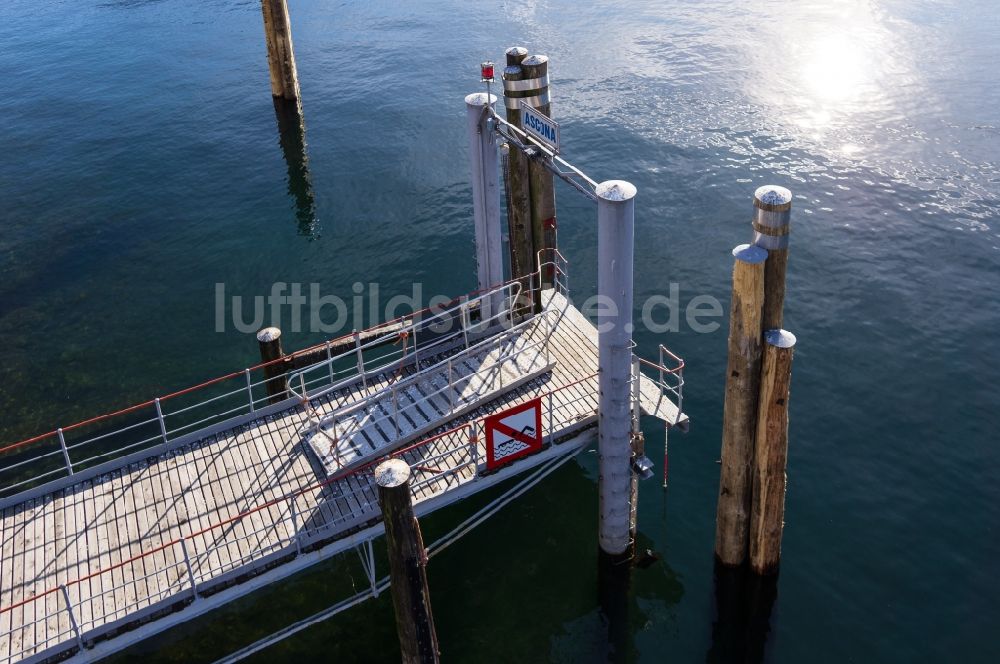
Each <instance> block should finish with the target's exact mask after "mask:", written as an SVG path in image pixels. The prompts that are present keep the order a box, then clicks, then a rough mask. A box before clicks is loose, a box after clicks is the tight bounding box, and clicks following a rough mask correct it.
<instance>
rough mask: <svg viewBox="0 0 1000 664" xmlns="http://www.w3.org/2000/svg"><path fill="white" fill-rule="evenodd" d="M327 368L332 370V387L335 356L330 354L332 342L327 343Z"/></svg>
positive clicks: (331, 383)
mask: <svg viewBox="0 0 1000 664" xmlns="http://www.w3.org/2000/svg"><path fill="white" fill-rule="evenodd" d="M326 367H327V369H329V370H330V385H333V354H332V353H331V352H330V342H329V341H327V342H326Z"/></svg>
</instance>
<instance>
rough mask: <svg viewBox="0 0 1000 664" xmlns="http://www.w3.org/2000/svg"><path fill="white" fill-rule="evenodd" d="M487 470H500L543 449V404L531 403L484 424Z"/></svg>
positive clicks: (497, 416)
mask: <svg viewBox="0 0 1000 664" xmlns="http://www.w3.org/2000/svg"><path fill="white" fill-rule="evenodd" d="M485 428H486V467H487V468H488V469H490V470H493V469H494V468H499V467H500V466H503V465H505V464H507V463H510V462H511V461H514V460H515V459H520V458H521V457H524V456H528V455H529V454H534V453H535V452H538V451H541V449H542V400H541V399H540V398H539V399H533V400H531V401H528V402H527V403H523V404H521V405H519V406H514V407H513V408H510V409H508V410H505V411H503V412H502V413H497V414H496V415H490V416H489V417H487V418H486V421H485Z"/></svg>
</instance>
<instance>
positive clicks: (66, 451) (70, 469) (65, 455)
mask: <svg viewBox="0 0 1000 664" xmlns="http://www.w3.org/2000/svg"><path fill="white" fill-rule="evenodd" d="M56 433H57V434H59V447H60V448H61V449H62V454H63V460H65V461H66V470H67V471H68V472H69V474H70V475H72V474H73V462H72V461H70V458H69V449H68V448H67V447H66V437H65V436H63V430H62V427H59V428H58V429H56Z"/></svg>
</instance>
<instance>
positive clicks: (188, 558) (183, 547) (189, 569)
mask: <svg viewBox="0 0 1000 664" xmlns="http://www.w3.org/2000/svg"><path fill="white" fill-rule="evenodd" d="M181 553H183V554H184V567H186V568H187V573H188V579H190V580H191V599H193V600H196V599H198V584H197V582H195V580H194V568H193V567H192V566H191V556H189V555H188V548H187V539H186V538H183V537H182V538H181Z"/></svg>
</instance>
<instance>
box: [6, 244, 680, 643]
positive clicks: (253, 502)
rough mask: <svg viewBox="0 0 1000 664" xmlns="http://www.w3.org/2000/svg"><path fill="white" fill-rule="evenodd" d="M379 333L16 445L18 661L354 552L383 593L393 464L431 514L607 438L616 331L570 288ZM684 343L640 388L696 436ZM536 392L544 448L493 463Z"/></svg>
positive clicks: (665, 415)
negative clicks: (490, 425)
mask: <svg viewBox="0 0 1000 664" xmlns="http://www.w3.org/2000/svg"><path fill="white" fill-rule="evenodd" d="M555 262H556V263H559V261H558V260H557V261H555ZM548 267H549V268H550V269H554V270H555V271H556V272H557V273H559V274H560V275H562V274H563V272H562V269H561V267H562V265H561V263H559V264H557V265H556V266H555V267H554V268H553V266H552V265H549V266H548ZM535 276H536V277H537V276H538V275H537V274H536V275H535ZM536 295H537V296H538V297H539V298H540V301H541V303H542V307H541V310H540V311H539V312H538V313H536V314H531V313H524V312H525V305H524V302H527V303H528V304H529V305H530V303H531V301H532V300H533V298H534V297H535V296H536ZM519 303H520V304H519ZM527 309H528V310H529V311H530V306H528V307H527ZM444 322H450V323H451V324H452V325H451V329H450V330H448V331H445V332H435V331H433V330H434V328H435V326H437V327H442V323H444ZM380 330H384V331H385V332H384V334H382V333H380ZM360 338H361V337H360V335H354V340H355V342H356V343H355V347H354V348H352V349H350V350H348V351H346V352H341V353H339V354H334V353H332V352H331V351H330V349H331V347H332V346H331V342H327V343H326V350H327V359H325V360H323V361H320V362H317V363H315V364H312V365H310V366H308V367H305V368H303V369H301V370H299V371H296V372H294V373H292V374H291V375H290V376H289V392H288V397H287V398H281V399H280V400H278V401H277V402H276V403H272V402H271V401H272V400H273V397H269V396H268V395H267V394H266V392H265V388H266V381H267V380H268V379H267V378H266V377H262V376H263V369H265V368H266V367H265V366H264V365H259V366H257V367H252V368H249V369H246V370H244V371H240V372H235V373H233V374H229V375H228V376H223V377H221V378H218V379H215V380H213V381H209V382H208V383H205V384H203V385H201V386H197V387H195V388H190V389H188V390H182V391H181V392H178V393H175V394H173V395H168V396H167V397H162V398H159V399H153V400H151V401H147V402H144V403H142V404H138V405H137V406H133V407H131V408H127V409H124V410H122V411H118V412H117V413H113V414H111V415H110V416H105V417H101V418H94V419H93V420H88V421H85V422H82V423H79V424H77V425H72V426H68V427H64V428H62V429H57V430H56V431H53V432H50V433H48V434H44V435H42V436H37V437H35V438H32V439H28V440H26V441H21V442H20V443H15V444H13V445H8V446H6V447H3V448H0V496H4V497H2V498H0V508H2V523H0V538H2V549H0V661H2V662H18V661H48V660H57V659H66V658H72V659H74V660H80V661H84V660H92V659H96V658H99V657H102V656H104V655H107V654H109V653H111V652H114V651H116V650H120V649H121V648H124V647H127V646H129V645H131V644H133V643H135V642H137V641H139V640H141V639H143V638H146V637H148V636H150V635H152V634H154V633H157V632H160V631H163V630H165V629H168V628H169V627H171V626H173V625H176V624H178V623H180V622H183V621H186V620H189V619H191V618H193V617H195V616H197V615H201V614H204V613H205V612H207V611H210V610H212V609H214V608H216V607H219V606H222V605H224V604H225V603H227V602H229V601H232V600H233V599H236V598H238V597H240V596H243V595H245V594H247V593H249V592H252V591H253V590H256V589H258V588H260V587H262V586H264V585H266V584H269V583H272V582H274V581H277V580H279V579H282V578H284V577H287V576H289V575H291V574H294V573H295V572H297V571H299V570H301V569H304V568H306V567H308V566H310V565H313V564H315V563H317V562H320V561H321V560H324V559H326V558H328V557H330V556H332V555H335V554H338V553H341V552H344V551H347V550H349V549H351V548H358V549H359V552H362V554H363V559H367V561H368V566H367V567H366V569H370V578H371V580H372V584H373V587H374V579H375V577H374V555H373V551H372V548H371V542H372V541H373V540H374V539H375V538H377V537H379V536H380V535H381V534H382V530H381V523H380V518H381V515H380V511H379V507H378V501H377V497H376V496H377V494H376V490H375V487H374V483H373V477H372V471H373V469H374V465H375V464H376V463H377V462H378V461H380V460H383V459H385V458H387V457H388V456H397V457H400V458H402V459H404V460H405V461H407V462H408V463H409V464H410V466H411V468H412V471H413V483H412V489H413V499H414V503H415V510H416V513H417V514H418V515H423V514H427V513H430V512H432V511H434V510H435V509H438V508H440V507H443V506H445V505H447V504H450V503H453V502H455V501H457V500H460V499H461V498H463V497H465V496H468V495H470V494H472V493H475V492H478V491H481V490H483V489H485V488H488V487H490V486H493V485H495V484H497V483H498V482H501V481H503V480H505V479H508V478H510V477H512V476H513V475H516V474H518V473H521V472H524V471H525V470H528V469H530V468H533V467H536V466H538V465H540V464H542V463H545V462H547V461H551V460H553V459H556V458H557V457H561V456H564V455H569V454H573V453H575V452H577V451H579V449H580V448H581V447H582V446H585V445H587V444H588V443H590V442H591V441H592V440H593V439H594V437H595V435H596V424H597V406H598V393H597V392H598V387H597V386H598V379H597V376H598V374H597V370H598V369H597V367H598V345H597V342H598V335H597V330H596V329H595V328H594V326H593V325H592V324H591V323H590V322H589V321H588V320H587V319H586V318H585V317H584V316H583V315H582V314H581V313H580V311H578V310H577V309H576V308H575V307H574V306H573V305H572V304H571V303H570V302H569V300H568V297H567V292H566V289H565V285H564V283H563V282H562V281H561V280H560V281H558V283H557V284H556V287H555V288H554V289H548V290H545V291H531V290H528V289H527V288H522V283H520V282H511V283H507V284H504V285H502V286H499V287H497V288H494V289H491V290H489V291H487V292H483V293H479V294H475V295H472V296H465V297H462V298H459V299H458V300H456V301H454V302H453V304H452V305H451V306H448V307H445V308H443V309H442V310H440V311H437V312H433V313H432V312H427V311H424V312H418V314H414V315H411V316H409V317H408V318H404V319H401V320H397V321H392V322H391V324H385V325H383V326H379V327H378V328H376V329H374V330H371V331H366V333H365V335H364V338H365V339H367V341H365V342H364V343H362V342H361V341H360ZM334 345H335V344H334ZM321 347H322V346H321ZM664 353H667V351H665V349H663V348H662V347H661V357H660V358H659V360H658V361H656V362H650V363H647V364H646V365H645V366H647V369H646V371H647V373H649V374H652V375H644V374H642V372H641V371H640V370H639V369H638V367H639V366H640V363H639V361H638V358H635V359H634V362H633V366H634V367H635V369H634V374H633V386H632V391H631V393H632V395H633V399H634V401H635V405H636V406H637V407H639V406H641V408H642V411H643V412H644V413H645V414H648V415H654V416H656V417H658V418H660V419H661V420H663V421H664V422H666V423H667V425H668V426H682V427H683V426H685V424H686V417H685V416H684V415H683V413H682V412H681V410H680V406H681V397H682V386H683V374H682V369H683V362H681V361H679V359H678V358H675V357H674V356H672V355H669V359H670V361H671V365H670V366H666V364H665V362H666V361H667V360H668V356H667V355H664ZM674 360H676V361H674ZM532 399H540V400H541V405H542V409H543V410H542V418H541V422H542V432H541V434H542V436H543V440H544V447H543V449H541V451H539V452H537V453H535V454H532V455H529V456H524V457H521V458H518V459H517V460H516V461H512V462H510V463H509V464H508V465H506V466H504V467H502V468H500V469H493V470H487V468H486V465H485V461H484V459H485V447H484V445H485V440H484V438H485V437H484V435H483V433H484V432H483V418H484V417H485V416H487V415H490V414H491V413H496V412H501V411H504V410H505V409H507V408H509V407H511V406H513V405H516V404H521V403H524V402H527V401H529V400H532Z"/></svg>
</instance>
